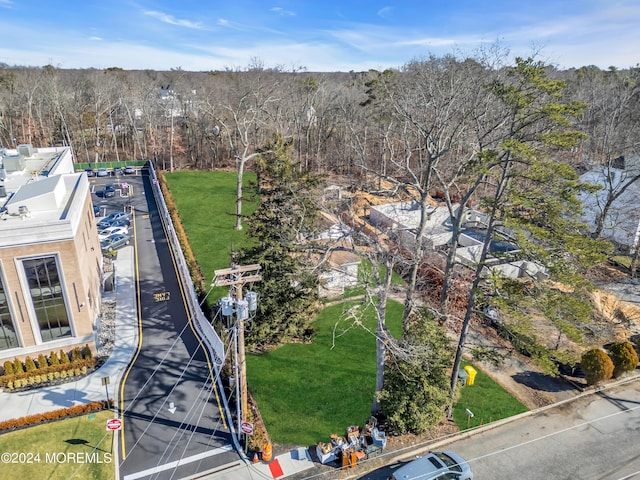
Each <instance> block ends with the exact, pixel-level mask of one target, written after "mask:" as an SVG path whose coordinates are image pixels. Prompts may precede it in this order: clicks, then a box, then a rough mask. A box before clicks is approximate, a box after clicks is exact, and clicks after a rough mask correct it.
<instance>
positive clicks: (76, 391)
mask: <svg viewBox="0 0 640 480" xmlns="http://www.w3.org/2000/svg"><path fill="white" fill-rule="evenodd" d="M115 263H116V275H117V276H116V284H115V292H114V293H107V294H105V295H104V296H103V299H111V298H115V301H116V317H115V318H116V320H115V322H116V327H115V339H114V348H113V351H112V353H111V355H110V356H109V358H108V359H107V361H106V362H105V363H104V364H103V365H102V366H101V367H100V368H99V369H98V370H96V371H95V372H93V373H92V374H90V375H87V376H86V377H83V378H81V379H80V380H77V381H75V382H69V383H64V384H62V385H56V386H51V387H42V388H37V389H33V390H28V391H24V392H16V393H7V392H2V393H0V420H9V419H12V418H20V417H25V416H27V415H34V414H37V413H45V412H50V411H53V410H58V409H60V408H65V407H72V406H74V405H80V404H85V403H88V402H92V401H101V400H106V396H107V391H106V390H105V386H104V385H102V378H103V377H109V378H110V384H109V385H108V387H107V388H108V392H109V398H111V399H113V400H115V401H116V402H117V400H118V396H119V392H117V391H115V389H116V388H117V385H118V384H119V382H120V378H121V376H122V374H123V373H124V371H125V369H126V368H127V365H128V364H129V361H130V359H131V357H132V356H133V353H134V352H135V348H136V342H137V341H138V318H137V314H136V303H135V292H136V288H135V284H134V282H135V276H134V271H133V268H134V264H133V247H132V246H127V247H124V248H122V249H121V250H118V257H117V260H116V262H115Z"/></svg>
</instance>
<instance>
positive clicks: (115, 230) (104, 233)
mask: <svg viewBox="0 0 640 480" xmlns="http://www.w3.org/2000/svg"><path fill="white" fill-rule="evenodd" d="M116 234H124V235H129V228H128V227H107V228H105V229H104V230H100V231H99V232H98V238H99V239H100V241H102V240H104V239H105V238H107V237H110V236H111V235H116Z"/></svg>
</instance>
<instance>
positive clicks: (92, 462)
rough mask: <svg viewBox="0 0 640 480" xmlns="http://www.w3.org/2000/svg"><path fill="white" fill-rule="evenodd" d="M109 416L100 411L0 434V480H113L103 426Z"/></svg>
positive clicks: (107, 435) (109, 438)
mask: <svg viewBox="0 0 640 480" xmlns="http://www.w3.org/2000/svg"><path fill="white" fill-rule="evenodd" d="M112 417H113V412H111V411H103V412H98V413H94V414H90V415H83V416H81V417H74V418H69V419H66V420H60V421H58V422H53V423H48V424H46V425H38V426H36V427H31V428H26V429H24V430H18V431H15V432H10V433H4V434H2V436H1V437H0V438H1V439H2V440H1V442H0V443H1V445H2V448H1V450H2V452H1V453H2V454H3V457H2V458H3V461H1V462H0V478H24V479H40V478H46V479H48V480H57V479H59V480H69V479H77V480H85V479H95V480H101V479H105V480H108V479H113V478H114V476H115V459H114V458H113V455H112V454H113V450H112V444H113V441H112V438H113V432H107V431H106V427H105V423H106V421H107V419H108V418H112ZM7 453H14V454H15V455H14V456H13V457H14V458H12V460H14V459H15V462H7V461H6V459H5V457H6V456H7ZM29 462H31V463H29Z"/></svg>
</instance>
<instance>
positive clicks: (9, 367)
mask: <svg viewBox="0 0 640 480" xmlns="http://www.w3.org/2000/svg"><path fill="white" fill-rule="evenodd" d="M13 373H14V371H13V362H10V361H8V360H7V361H6V362H4V375H12V374H13Z"/></svg>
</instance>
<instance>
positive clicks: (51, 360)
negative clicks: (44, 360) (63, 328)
mask: <svg viewBox="0 0 640 480" xmlns="http://www.w3.org/2000/svg"><path fill="white" fill-rule="evenodd" d="M49 363H50V364H51V365H59V364H60V360H59V359H58V355H57V354H56V352H54V351H52V352H51V353H50V354H49Z"/></svg>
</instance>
